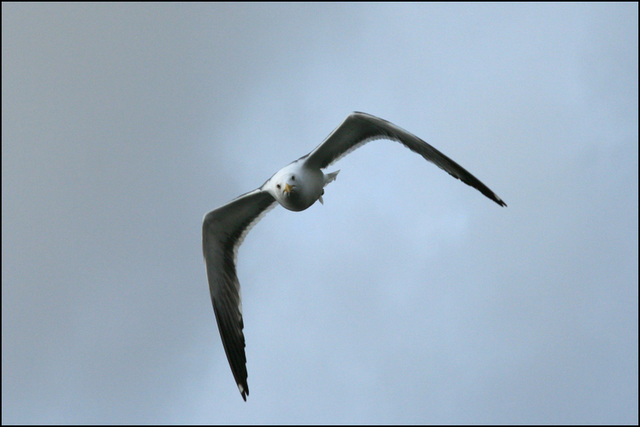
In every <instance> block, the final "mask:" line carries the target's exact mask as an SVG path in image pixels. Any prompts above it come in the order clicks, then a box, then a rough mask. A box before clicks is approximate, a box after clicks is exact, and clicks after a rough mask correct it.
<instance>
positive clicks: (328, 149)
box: [302, 112, 507, 206]
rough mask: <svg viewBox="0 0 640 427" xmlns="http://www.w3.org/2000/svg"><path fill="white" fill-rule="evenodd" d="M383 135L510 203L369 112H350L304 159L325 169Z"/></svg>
mask: <svg viewBox="0 0 640 427" xmlns="http://www.w3.org/2000/svg"><path fill="white" fill-rule="evenodd" d="M381 138H388V139H391V140H394V141H398V142H400V143H402V144H403V145H404V146H405V147H407V148H409V149H410V150H412V151H414V152H416V153H418V154H420V155H421V156H422V157H424V158H425V159H426V160H428V161H430V162H432V163H434V164H435V165H437V166H438V167H440V168H441V169H443V170H444V171H446V172H448V173H449V174H450V175H452V176H453V177H455V178H458V179H459V180H461V181H462V182H464V183H465V184H467V185H470V186H471V187H473V188H475V189H477V190H478V191H480V192H481V193H482V194H484V195H485V196H487V197H488V198H490V199H491V200H493V201H494V202H496V203H497V204H499V205H500V206H507V204H506V203H505V202H503V201H502V199H501V198H500V197H498V196H497V195H496V194H495V193H494V192H493V191H491V190H490V189H489V187H487V186H486V185H484V184H483V183H482V182H480V180H479V179H478V178H476V177H475V176H473V175H471V174H470V173H469V172H468V171H467V170H466V169H464V168H463V167H462V166H460V165H459V164H457V163H456V162H454V161H453V160H451V159H450V158H448V157H447V156H445V155H444V154H442V153H441V152H440V151H438V150H436V149H435V148H433V147H432V146H431V145H429V144H427V143H426V142H424V141H423V140H421V139H420V138H418V137H417V136H415V135H413V134H412V133H409V132H407V131H406V130H404V129H402V128H400V127H398V126H396V125H394V124H393V123H390V122H388V121H386V120H383V119H381V118H378V117H375V116H372V115H370V114H366V113H359V112H354V113H351V114H349V116H348V117H347V118H346V119H345V121H344V122H342V124H341V125H340V126H338V127H337V128H336V129H335V130H334V131H333V132H332V133H331V134H330V135H329V136H328V137H327V138H326V139H325V140H324V141H323V142H322V144H320V145H319V146H317V147H316V148H315V149H314V150H313V151H312V152H311V153H309V154H307V155H306V156H305V157H303V158H302V159H306V160H305V162H306V163H307V164H308V165H309V166H311V167H316V168H321V169H323V168H326V167H327V166H329V165H330V164H332V163H333V162H335V161H337V160H339V159H340V158H341V157H343V156H345V155H346V154H348V153H349V152H351V151H353V150H355V149H356V148H358V147H360V146H362V145H363V144H366V143H367V142H369V141H373V140H374V139H381Z"/></svg>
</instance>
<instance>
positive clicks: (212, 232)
mask: <svg viewBox="0 0 640 427" xmlns="http://www.w3.org/2000/svg"><path fill="white" fill-rule="evenodd" d="M275 203H276V200H275V199H274V198H273V196H271V194H269V193H268V192H266V191H262V190H260V189H257V190H254V191H251V192H249V193H246V194H243V195H242V196H240V197H238V198H237V199H235V200H233V201H231V202H230V203H228V204H226V205H224V206H222V207H220V208H218V209H216V210H214V211H211V212H209V213H208V214H206V215H205V217H204V220H203V222H202V251H203V253H204V261H205V264H206V267H207V278H208V279H209V291H210V292H211V302H212V303H213V311H214V313H215V316H216V321H217V323H218V330H219V331H220V337H221V338H222V343H223V345H224V350H225V353H226V354H227V359H228V360H229V365H230V366H231V371H232V372H233V377H234V378H235V380H236V384H237V385H238V389H239V390H240V394H241V395H242V398H243V399H244V400H247V395H248V394H249V386H248V385H247V366H246V363H247V359H246V356H245V351H244V347H245V342H244V334H243V333H242V329H243V327H244V324H243V322H242V304H241V299H240V282H239V281H238V276H237V274H236V260H237V254H238V247H240V244H241V243H242V241H243V240H244V238H245V236H246V235H247V233H248V232H249V230H250V229H251V227H253V225H255V224H256V223H257V222H258V221H259V220H260V218H262V216H264V215H265V214H266V213H267V212H268V211H269V210H270V208H273V207H274V206H275Z"/></svg>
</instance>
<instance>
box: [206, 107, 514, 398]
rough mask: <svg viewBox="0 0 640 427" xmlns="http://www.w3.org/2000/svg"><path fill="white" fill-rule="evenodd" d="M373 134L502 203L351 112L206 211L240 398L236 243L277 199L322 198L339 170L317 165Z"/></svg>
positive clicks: (405, 138) (212, 283)
mask: <svg viewBox="0 0 640 427" xmlns="http://www.w3.org/2000/svg"><path fill="white" fill-rule="evenodd" d="M375 139H390V140H393V141H397V142H400V143H401V144H403V145H404V146H405V147H407V148H409V149H410V150H411V151H414V152H416V153H418V154H420V155H421V156H422V157H424V158H425V160H427V161H429V162H432V163H434V164H435V165H436V166H438V167H440V168H441V169H443V170H444V171H445V172H448V173H449V174H450V175H452V176H453V177H454V178H457V179H459V180H461V181H462V182H464V183H465V184H467V185H470V186H471V187H473V188H475V189H477V190H478V191H480V192H481V193H482V194H484V195H485V196H486V197H488V198H489V199H491V200H493V201H494V202H496V203H497V204H498V205H500V206H507V205H506V203H505V202H503V201H502V199H501V198H500V197H498V196H497V195H496V194H495V193H494V192H493V191H491V190H490V189H489V188H488V187H487V186H486V185H484V184H483V183H482V182H480V181H479V180H478V179H477V178H476V177H475V176H473V175H471V174H470V173H469V172H467V170H466V169H464V168H463V167H462V166H460V165H459V164H457V163H456V162H454V161H453V160H451V159H450V158H449V157H447V156H445V155H444V154H442V153H441V152H440V151H438V150H436V149H435V148H433V147H432V146H431V145H429V144H427V143H426V142H425V141H423V140H421V139H420V138H418V137H417V136H415V135H413V134H411V133H409V132H407V131H406V130H404V129H402V128H400V127H398V126H396V125H394V124H393V123H390V122H388V121H386V120H383V119H381V118H378V117H375V116H372V115H370V114H366V113H361V112H353V113H351V114H349V115H348V116H347V118H346V119H345V120H344V121H343V122H342V124H341V125H340V126H338V127H337V128H336V129H335V130H334V131H333V132H332V133H331V134H329V136H328V137H327V138H326V139H325V140H324V141H323V142H322V143H321V144H320V145H318V146H317V147H316V148H315V149H314V150H313V151H311V152H310V153H309V154H307V155H306V156H303V157H300V158H299V159H298V160H296V161H294V162H292V163H291V164H289V165H288V166H285V167H283V168H282V169H280V170H279V171H278V172H276V173H275V174H274V175H273V176H272V177H271V178H269V179H268V180H267V181H266V182H265V183H264V184H262V186H261V187H259V188H257V189H255V190H253V191H249V192H248V193H245V194H243V195H241V196H239V197H237V198H236V199H234V200H232V201H231V202H229V203H227V204H226V205H224V206H222V207H219V208H218V209H215V210H213V211H211V212H209V213H207V214H206V215H205V216H204V219H203V222H202V250H203V253H204V261H205V264H206V269H207V278H208V281H209V291H210V293H211V301H212V303H213V311H214V313H215V317H216V321H217V323H218V330H219V331H220V337H221V338H222V344H223V345H224V350H225V353H226V355H227V359H228V361H229V365H230V366H231V371H232V373H233V377H234V379H235V381H236V384H237V385H238V389H239V390H240V394H241V396H242V398H243V399H244V400H245V401H246V400H247V395H248V394H249V386H248V385H247V366H246V364H247V358H246V355H245V351H244V350H245V341H244V334H243V333H242V329H243V327H244V324H243V321H242V305H241V301H240V282H239V281H238V276H237V273H236V261H237V258H238V248H239V247H240V245H241V244H242V241H243V240H244V238H245V236H246V235H247V233H248V232H249V230H250V229H251V227H253V226H254V225H255V224H256V223H257V222H258V221H259V220H260V219H261V218H262V217H263V216H264V215H265V214H266V213H267V212H268V211H269V210H270V209H272V208H274V207H275V206H276V204H277V203H279V204H280V205H282V206H283V207H285V208H286V209H289V210H292V211H303V210H305V209H307V208H308V207H309V206H311V205H313V204H314V203H315V202H316V201H320V203H323V200H322V196H323V194H324V187H325V186H326V185H327V184H329V183H330V182H332V181H333V180H335V179H336V176H337V175H338V172H340V171H339V170H338V171H336V172H331V173H327V174H325V173H324V172H323V171H322V169H324V168H326V167H328V166H329V165H331V164H332V163H334V162H336V161H337V160H339V159H340V158H342V157H343V156H345V155H346V154H348V153H350V152H351V151H353V150H355V149H356V148H358V147H361V146H362V145H364V144H365V143H367V142H369V141H373V140H375Z"/></svg>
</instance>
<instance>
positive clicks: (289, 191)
mask: <svg viewBox="0 0 640 427" xmlns="http://www.w3.org/2000/svg"><path fill="white" fill-rule="evenodd" d="M292 188H293V187H291V186H290V185H289V184H285V185H284V192H285V193H287V194H289V193H291V189H292Z"/></svg>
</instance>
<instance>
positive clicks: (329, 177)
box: [324, 170, 340, 187]
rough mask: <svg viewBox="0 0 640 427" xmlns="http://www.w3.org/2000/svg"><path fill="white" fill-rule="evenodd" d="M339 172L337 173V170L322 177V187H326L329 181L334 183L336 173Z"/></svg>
mask: <svg viewBox="0 0 640 427" xmlns="http://www.w3.org/2000/svg"><path fill="white" fill-rule="evenodd" d="M339 172H340V171H339V170H337V171H335V172H331V173H328V174H326V175H325V176H324V186H325V187H326V185H327V184H328V183H330V182H331V181H335V179H336V177H337V176H338V173H339Z"/></svg>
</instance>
